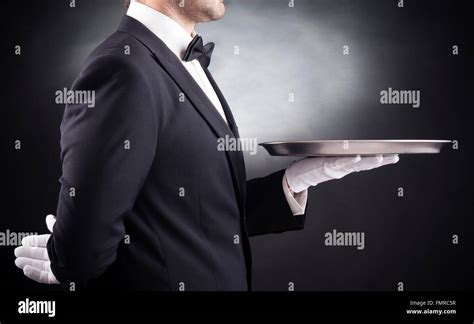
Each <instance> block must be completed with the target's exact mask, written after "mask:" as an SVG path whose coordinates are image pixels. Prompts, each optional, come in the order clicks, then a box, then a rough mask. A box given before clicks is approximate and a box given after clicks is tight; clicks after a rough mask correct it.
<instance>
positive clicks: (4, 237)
mask: <svg viewBox="0 0 474 324" xmlns="http://www.w3.org/2000/svg"><path fill="white" fill-rule="evenodd" d="M30 235H38V233H36V232H35V233H28V232H13V231H10V230H9V229H6V230H5V232H0V246H19V245H21V241H22V240H23V239H24V238H25V237H27V236H30Z"/></svg>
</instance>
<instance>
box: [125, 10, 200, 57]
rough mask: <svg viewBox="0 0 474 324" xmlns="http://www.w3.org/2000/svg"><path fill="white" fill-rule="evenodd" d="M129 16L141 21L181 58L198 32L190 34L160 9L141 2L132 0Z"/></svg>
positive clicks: (128, 11)
mask: <svg viewBox="0 0 474 324" xmlns="http://www.w3.org/2000/svg"><path fill="white" fill-rule="evenodd" d="M127 16H129V17H132V18H134V19H136V20H138V21H139V22H141V23H142V24H143V25H144V26H145V27H146V28H148V29H149V30H150V31H151V32H152V33H153V34H155V35H156V36H157V37H158V38H160V39H161V40H162V41H163V42H164V43H165V44H166V46H168V48H169V49H170V50H171V51H172V52H173V53H174V54H175V55H176V56H177V57H178V58H179V59H180V60H182V57H183V55H184V53H185V52H186V48H187V47H188V45H189V43H190V42H191V41H192V40H193V36H194V35H196V33H195V32H194V31H193V34H192V35H189V34H188V33H187V32H186V30H184V28H183V27H181V25H180V24H178V23H177V22H176V21H174V20H173V19H171V18H170V17H168V16H166V15H164V14H162V13H161V12H159V11H158V10H155V9H153V8H150V7H148V6H146V5H144V4H142V3H140V2H136V1H132V2H131V3H130V7H129V8H128V10H127Z"/></svg>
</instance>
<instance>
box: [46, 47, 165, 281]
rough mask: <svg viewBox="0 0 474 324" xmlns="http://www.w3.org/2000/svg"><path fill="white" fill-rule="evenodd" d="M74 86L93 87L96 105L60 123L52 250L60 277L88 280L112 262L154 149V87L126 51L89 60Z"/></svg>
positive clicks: (72, 110) (76, 109) (70, 109)
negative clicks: (56, 195) (55, 218)
mask: <svg viewBox="0 0 474 324" xmlns="http://www.w3.org/2000/svg"><path fill="white" fill-rule="evenodd" d="M71 90H73V91H93V93H94V95H95V105H94V107H90V106H91V105H90V104H85V103H80V104H78V103H77V102H75V103H74V104H68V105H66V108H65V111H64V115H63V120H62V123H61V160H62V176H61V178H60V179H59V181H60V183H61V189H60V193H59V200H58V207H57V215H56V217H57V221H56V224H55V226H54V231H53V234H52V235H51V237H50V239H49V241H48V245H47V249H48V254H49V257H50V260H51V270H52V271H53V273H54V275H55V276H56V278H57V279H58V280H59V281H60V282H70V281H74V282H76V283H84V282H86V281H87V280H89V279H91V278H94V277H97V276H99V275H100V274H101V273H103V272H104V271H105V269H106V268H107V267H108V266H109V265H110V264H112V263H113V262H114V260H115V259H116V255H117V253H116V252H117V247H118V245H119V243H120V242H121V241H122V240H123V238H124V235H125V234H126V233H125V231H124V224H123V217H124V214H125V213H127V211H129V210H130V209H131V208H132V206H133V204H134V202H135V199H136V197H137V195H138V193H139V191H140V190H141V187H142V185H143V183H144V181H145V179H146V177H147V174H148V172H149V169H150V167H151V164H152V161H153V159H154V155H155V148H156V136H157V129H156V125H157V122H156V113H155V112H154V106H153V104H152V101H153V97H152V95H151V90H150V88H149V86H148V84H147V82H146V81H145V79H144V77H143V76H142V75H141V73H140V72H139V71H138V69H137V68H136V67H135V66H134V64H133V63H132V62H131V61H129V58H127V57H121V56H120V55H114V54H107V55H103V56H100V57H96V58H95V59H93V60H92V61H91V62H89V63H86V65H85V67H84V69H83V70H82V72H81V74H80V75H79V76H78V78H77V79H76V81H75V82H74V84H73V86H72V89H71Z"/></svg>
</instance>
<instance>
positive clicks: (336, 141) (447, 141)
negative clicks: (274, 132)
mask: <svg viewBox="0 0 474 324" xmlns="http://www.w3.org/2000/svg"><path fill="white" fill-rule="evenodd" d="M346 141H347V142H362V143H363V142H365V143H373V142H378V143H439V144H444V143H452V142H453V141H452V140H433V139H432V140H425V139H416V140H414V139H400V140H394V139H391V140H377V139H373V140H372V139H371V140H368V139H363V140H358V139H355V140H301V141H271V142H263V143H259V144H258V145H261V146H264V145H277V144H311V143H341V142H342V143H343V142H346Z"/></svg>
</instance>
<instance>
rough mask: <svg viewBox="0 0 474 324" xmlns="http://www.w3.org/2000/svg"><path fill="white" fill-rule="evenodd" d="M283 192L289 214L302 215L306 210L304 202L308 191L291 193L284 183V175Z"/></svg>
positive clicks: (284, 177)
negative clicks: (289, 210)
mask: <svg viewBox="0 0 474 324" xmlns="http://www.w3.org/2000/svg"><path fill="white" fill-rule="evenodd" d="M283 192H284V193H285V197H286V201H287V202H288V205H289V206H290V209H291V212H292V213H293V215H294V216H298V215H304V212H305V210H306V202H307V200H308V189H306V190H303V191H301V192H297V193H296V192H295V193H292V192H291V191H290V188H289V187H288V182H287V181H286V175H285V176H283Z"/></svg>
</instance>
